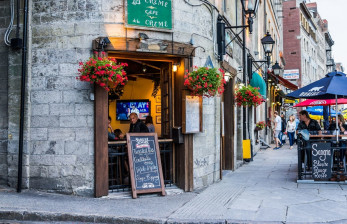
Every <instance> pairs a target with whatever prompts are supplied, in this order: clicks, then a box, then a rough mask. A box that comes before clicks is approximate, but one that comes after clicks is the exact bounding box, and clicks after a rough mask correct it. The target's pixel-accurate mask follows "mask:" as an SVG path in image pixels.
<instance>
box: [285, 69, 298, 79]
mask: <svg viewBox="0 0 347 224" xmlns="http://www.w3.org/2000/svg"><path fill="white" fill-rule="evenodd" d="M283 78H284V79H298V78H299V69H291V70H284V72H283Z"/></svg>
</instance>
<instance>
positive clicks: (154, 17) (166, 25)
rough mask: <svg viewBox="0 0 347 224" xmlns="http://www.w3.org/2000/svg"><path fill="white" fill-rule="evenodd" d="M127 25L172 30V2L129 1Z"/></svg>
mask: <svg viewBox="0 0 347 224" xmlns="http://www.w3.org/2000/svg"><path fill="white" fill-rule="evenodd" d="M127 23H128V25H130V26H143V27H152V28H158V29H167V30H171V29H172V0H127Z"/></svg>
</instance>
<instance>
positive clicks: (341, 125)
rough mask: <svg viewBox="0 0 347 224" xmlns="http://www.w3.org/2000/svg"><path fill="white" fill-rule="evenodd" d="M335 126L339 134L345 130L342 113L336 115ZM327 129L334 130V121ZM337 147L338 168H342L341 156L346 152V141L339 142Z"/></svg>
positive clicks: (346, 127) (346, 126)
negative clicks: (338, 151) (338, 153)
mask: <svg viewBox="0 0 347 224" xmlns="http://www.w3.org/2000/svg"><path fill="white" fill-rule="evenodd" d="M337 128H338V129H339V131H340V134H344V132H345V131H347V124H346V123H345V119H344V117H343V115H342V114H339V115H338V116H337ZM328 130H329V131H335V130H336V122H333V123H331V124H330V125H329V129H328ZM339 147H341V149H340V156H339V157H340V163H339V166H340V168H343V158H344V156H345V154H346V142H340V144H339Z"/></svg>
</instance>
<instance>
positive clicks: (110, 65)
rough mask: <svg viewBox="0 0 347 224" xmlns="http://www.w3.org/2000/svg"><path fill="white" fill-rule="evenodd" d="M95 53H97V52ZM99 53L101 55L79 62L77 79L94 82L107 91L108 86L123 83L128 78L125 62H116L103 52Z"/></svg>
mask: <svg viewBox="0 0 347 224" xmlns="http://www.w3.org/2000/svg"><path fill="white" fill-rule="evenodd" d="M95 54H96V55H97V54H98V53H95ZM101 54H102V57H96V56H93V57H91V58H89V60H88V61H86V62H85V63H83V62H80V63H79V65H80V68H79V69H78V72H79V76H78V77H77V79H79V80H81V81H86V82H90V83H95V84H97V85H99V86H101V87H104V88H105V89H106V90H107V91H109V86H111V87H117V86H118V85H125V82H126V81H127V80H128V78H127V76H126V72H125V71H124V67H125V66H127V64H126V63H121V64H117V61H116V59H114V58H108V57H105V53H104V52H102V53H101ZM115 74H117V75H115Z"/></svg>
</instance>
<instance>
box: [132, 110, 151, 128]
mask: <svg viewBox="0 0 347 224" xmlns="http://www.w3.org/2000/svg"><path fill="white" fill-rule="evenodd" d="M129 118H130V128H129V133H143V132H149V131H148V128H147V126H146V125H145V124H144V123H143V122H142V121H141V120H140V119H139V117H138V116H137V113H131V114H130V116H129Z"/></svg>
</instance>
